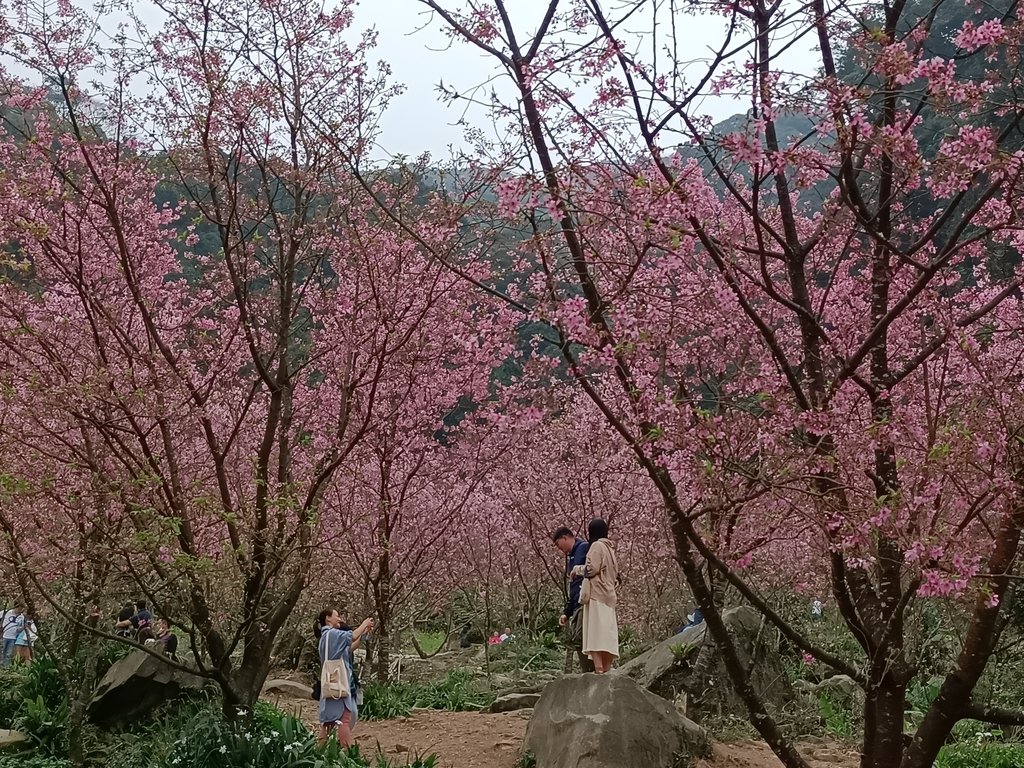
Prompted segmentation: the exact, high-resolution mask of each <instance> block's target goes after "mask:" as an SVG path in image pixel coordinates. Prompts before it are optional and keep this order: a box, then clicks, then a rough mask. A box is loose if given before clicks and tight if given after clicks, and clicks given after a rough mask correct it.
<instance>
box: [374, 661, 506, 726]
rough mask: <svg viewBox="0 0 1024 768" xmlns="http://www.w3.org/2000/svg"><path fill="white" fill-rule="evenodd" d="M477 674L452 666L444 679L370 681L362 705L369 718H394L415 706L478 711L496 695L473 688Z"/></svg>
mask: <svg viewBox="0 0 1024 768" xmlns="http://www.w3.org/2000/svg"><path fill="white" fill-rule="evenodd" d="M472 682H473V676H472V675H471V674H470V673H469V672H466V671H465V670H452V671H451V672H449V673H448V675H447V677H445V679H444V680H441V681H438V682H436V683H430V684H428V685H415V684H412V683H396V684H394V685H378V684H376V683H369V684H368V685H367V686H366V688H365V691H364V699H363V703H362V705H361V706H360V707H359V717H360V718H361V719H366V720H390V719H392V718H396V717H405V716H406V715H408V714H409V712H410V711H411V710H412V708H413V707H420V708H423V709H440V710H446V711H449V712H465V711H477V710H481V709H484V708H485V707H488V706H490V704H491V702H492V701H494V696H493V695H492V694H489V693H481V692H479V691H477V690H476V689H474V688H473V685H472Z"/></svg>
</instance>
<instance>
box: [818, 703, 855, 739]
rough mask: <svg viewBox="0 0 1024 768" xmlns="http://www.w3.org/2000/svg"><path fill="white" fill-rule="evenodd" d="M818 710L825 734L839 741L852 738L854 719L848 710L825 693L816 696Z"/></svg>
mask: <svg viewBox="0 0 1024 768" xmlns="http://www.w3.org/2000/svg"><path fill="white" fill-rule="evenodd" d="M818 708H819V710H820V712H821V719H822V720H824V722H825V731H826V732H827V733H830V734H831V735H833V736H836V737H838V738H840V739H851V738H853V735H854V730H855V728H854V717H853V713H852V712H851V711H850V710H849V708H847V707H846V706H844V705H843V704H842V703H841V702H838V701H836V700H834V699H833V698H832V697H831V696H829V695H828V694H826V693H819V694H818Z"/></svg>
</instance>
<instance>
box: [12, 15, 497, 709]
mask: <svg viewBox="0 0 1024 768" xmlns="http://www.w3.org/2000/svg"><path fill="white" fill-rule="evenodd" d="M351 5H352V4H351V3H347V2H345V3H341V4H339V6H338V7H337V8H336V9H334V10H331V11H325V10H323V8H322V7H321V6H319V5H316V4H309V3H306V2H280V3H278V2H275V3H266V4H262V5H260V6H259V7H257V8H250V7H249V6H243V5H240V4H239V5H235V6H233V5H231V4H224V3H217V4H210V3H206V2H202V1H201V0H200V1H199V2H193V1H192V0H186V1H185V2H172V3H165V4H161V5H160V9H161V11H162V14H163V19H164V24H163V26H162V27H160V28H159V29H158V30H152V31H147V30H146V29H145V28H143V26H142V25H140V28H138V29H136V30H135V32H134V33H132V34H128V33H127V31H126V33H125V34H123V35H115V36H113V42H112V43H111V44H110V46H109V47H107V46H106V44H105V43H103V44H101V43H99V42H97V41H98V40H107V39H108V38H107V37H106V36H97V35H96V34H95V33H96V31H97V29H98V26H97V24H98V23H99V22H97V21H96V20H94V19H90V18H87V17H86V15H85V14H84V12H83V11H81V10H80V9H78V8H76V7H73V6H70V5H64V4H62V5H59V6H58V7H56V8H50V7H49V6H36V5H34V4H32V3H22V4H19V5H17V7H16V8H15V9H14V10H15V11H16V13H14V14H12V16H11V18H10V24H9V25H8V26H4V27H3V28H2V32H3V35H4V41H5V46H6V47H8V48H9V49H10V50H12V51H13V52H14V55H16V56H17V58H18V59H19V63H20V65H21V67H22V68H26V67H27V68H29V69H31V70H32V71H34V72H35V73H36V75H37V76H38V77H41V78H42V79H43V81H44V83H45V84H46V86H47V87H39V86H36V85H33V84H32V83H30V82H26V81H23V80H22V79H20V78H19V77H17V76H15V75H14V74H13V73H12V72H11V71H4V72H3V73H2V75H0V78H2V89H0V90H2V91H3V94H4V105H5V109H7V110H8V111H9V112H8V114H15V115H17V116H19V117H20V119H19V120H8V121H7V122H6V124H5V132H4V134H3V136H2V143H0V156H2V166H3V173H2V175H0V184H2V186H3V201H2V202H0V207H2V214H0V216H2V223H0V231H2V233H0V240H2V241H3V242H5V243H7V244H9V247H8V249H7V253H8V262H7V263H6V264H5V267H6V268H7V273H6V274H5V278H4V280H3V282H2V285H0V337H2V339H3V341H2V342H0V349H2V358H0V359H2V362H0V371H2V377H3V381H4V391H3V397H4V401H5V402H4V409H5V410H4V413H5V420H4V423H3V430H4V436H5V440H6V441H7V443H6V444H8V445H12V444H16V445H19V446H21V447H22V448H23V450H22V451H20V452H19V453H18V454H17V455H14V454H11V455H5V457H4V459H3V462H4V468H3V471H4V473H5V474H9V475H11V476H13V477H17V478H20V482H21V486H19V487H20V491H19V492H18V493H15V494H10V495H8V496H6V497H5V499H4V504H3V509H2V512H3V519H4V526H5V528H6V529H7V530H8V532H9V540H10V542H11V545H12V546H13V547H14V548H15V549H16V557H17V558H18V562H19V565H20V566H21V567H23V568H25V570H26V572H27V573H29V574H31V575H32V578H33V579H34V580H35V582H36V583H35V584H34V587H35V588H36V589H37V590H38V594H40V595H42V596H44V597H46V596H47V595H51V592H50V591H49V590H48V589H47V578H46V577H47V574H49V573H51V572H52V571H53V568H54V567H55V566H56V564H58V563H63V562H64V558H67V557H70V558H71V559H72V560H73V561H75V562H79V561H81V560H83V559H84V558H85V557H86V556H87V553H83V552H80V551H76V550H75V547H74V546H73V543H74V541H73V540H71V539H68V538H62V539H61V540H60V541H55V539H57V538H61V537H59V536H55V534H56V528H55V526H58V525H60V524H61V520H62V519H65V512H64V509H65V508H68V509H71V508H81V509H84V510H88V517H87V520H88V523H87V525H88V526H92V529H91V530H94V532H95V533H94V535H95V538H96V547H94V548H93V549H92V550H90V552H96V551H103V552H104V553H105V554H106V555H107V562H108V563H109V566H110V567H111V568H113V569H115V570H116V572H117V576H118V578H119V579H121V580H122V581H123V582H125V583H128V584H130V585H132V588H133V590H134V591H135V592H136V594H138V595H140V596H145V597H147V598H149V600H150V602H151V604H152V605H153V606H154V609H155V610H156V611H158V612H159V613H161V614H164V615H167V616H169V617H170V618H171V620H172V622H173V623H174V624H176V625H177V626H178V627H179V628H181V629H182V630H183V631H184V632H185V633H186V634H187V635H188V638H189V645H190V646H191V650H192V651H193V653H194V655H195V658H196V662H197V664H198V666H199V671H200V672H201V674H203V675H205V676H207V677H209V678H211V679H213V680H215V681H216V682H217V683H218V684H219V685H220V687H221V689H222V690H223V693H224V706H225V710H226V712H228V713H229V714H234V713H235V712H236V711H237V709H238V708H240V707H244V706H249V705H251V704H252V703H253V701H254V700H255V699H256V697H257V695H258V693H259V691H260V689H261V687H262V684H263V681H264V678H265V676H266V674H267V670H268V663H269V660H270V657H271V653H272V649H273V643H274V638H275V636H276V635H277V633H278V632H279V630H280V629H281V627H282V626H283V625H284V623H285V621H286V620H287V618H288V617H289V615H290V613H291V611H292V609H293V607H294V606H295V605H296V602H297V601H298V599H299V597H300V595H301V594H302V591H303V589H304V588H305V586H306V585H307V583H308V582H309V580H310V578H311V563H312V562H313V560H314V555H313V552H314V550H315V549H316V548H317V547H319V546H321V543H322V542H321V533H322V532H324V531H328V530H329V529H330V528H331V525H332V524H333V523H332V521H331V520H330V517H331V515H335V516H337V515H338V510H337V508H334V509H332V508H330V507H329V506H325V503H324V502H325V499H326V498H328V497H329V495H330V491H331V489H332V487H333V483H334V481H335V478H336V477H337V475H338V472H339V470H340V469H341V468H342V467H345V466H346V463H347V462H349V461H350V460H352V459H353V456H354V452H355V451H356V449H357V448H358V446H359V445H360V444H361V442H362V441H363V440H364V439H365V438H366V435H367V434H369V433H370V432H371V431H372V430H374V429H376V424H377V423H378V421H377V420H378V419H380V421H381V422H382V423H392V424H395V423H396V422H395V414H396V413H398V412H400V411H401V409H402V408H403V407H405V404H404V403H403V402H402V400H401V393H402V392H403V391H404V390H407V389H408V386H409V382H415V383H416V385H417V388H418V391H413V392H412V393H411V395H410V396H409V397H408V400H410V401H412V402H413V403H414V404H415V405H419V406H422V409H423V410H421V411H420V413H421V415H422V419H421V421H420V422H418V423H416V424H413V425H409V428H408V431H406V429H405V426H406V425H404V424H402V423H401V421H400V420H399V421H398V422H397V427H396V428H395V430H394V432H393V433H392V435H391V437H392V439H393V440H395V441H396V443H397V444H398V445H400V446H401V445H404V441H405V440H406V439H407V438H409V439H411V440H412V441H413V443H415V444H418V442H417V441H420V440H422V438H423V432H422V430H423V427H424V423H425V422H424V421H423V419H426V420H429V419H430V418H433V419H435V420H436V419H439V418H440V417H443V416H444V414H445V413H447V412H448V411H451V410H452V409H454V408H455V407H456V405H457V404H458V403H459V402H460V399H461V398H463V397H468V398H472V397H473V396H474V395H475V394H476V393H477V391H478V386H477V385H476V384H475V383H474V382H473V381H472V380H471V377H462V378H460V377H459V376H456V375H444V376H443V389H440V388H439V387H435V386H434V385H433V384H429V383H428V382H429V372H430V371H432V370H433V371H444V370H446V369H447V368H452V369H458V370H462V369H463V368H465V369H466V370H470V371H474V372H475V371H477V370H486V365H484V366H483V368H481V367H480V363H481V361H483V362H486V360H487V359H489V358H488V357H487V355H490V354H493V353H491V352H487V353H486V354H483V355H482V353H481V352H480V349H481V348H483V347H486V348H487V349H488V350H490V349H493V348H499V347H500V345H499V344H498V343H497V341H496V339H494V338H490V334H492V333H497V332H498V331H497V330H496V329H497V328H498V327H499V326H498V324H497V321H496V318H497V317H498V316H499V314H496V313H495V312H492V311H489V310H488V309H487V308H486V307H485V306H483V305H481V303H480V302H476V304H475V305H474V307H467V306H466V302H464V301H460V302H457V303H458V304H459V308H453V306H452V299H451V294H452V292H453V291H456V290H459V289H464V283H463V282H462V281H461V280H460V279H458V278H456V277H455V276H454V275H452V274H451V273H450V271H448V270H446V269H444V268H443V267H441V266H440V265H438V264H437V262H436V261H435V260H433V259H432V258H430V257H429V256H428V255H427V252H426V248H430V249H431V250H435V251H436V250H438V249H441V248H442V247H443V243H444V242H445V241H446V240H447V239H448V238H449V237H450V236H451V234H452V233H453V232H454V231H455V230H456V228H457V223H458V211H452V212H449V210H448V209H447V208H446V206H445V205H444V203H443V202H442V201H435V202H434V203H429V202H428V203H424V202H423V200H422V197H421V196H418V191H417V190H416V189H414V188H412V187H409V186H408V185H405V184H403V183H400V182H395V181H394V180H389V179H388V178H386V177H384V176H380V177H378V178H376V179H374V180H373V185H374V186H373V188H374V192H375V194H377V195H378V196H380V197H381V198H384V199H387V200H388V201H390V202H391V203H393V204H394V205H396V206H400V205H404V210H405V211H406V213H407V215H409V216H410V217H411V216H412V212H413V211H414V210H415V211H418V212H419V213H418V216H420V217H422V218H421V219H420V220H421V221H422V222H423V226H421V227H419V229H418V238H417V239H413V238H410V237H408V236H407V235H406V234H405V233H404V232H403V231H402V230H401V229H400V228H398V227H396V226H395V225H394V224H393V222H391V221H388V220H382V219H381V218H380V217H378V216H374V215H372V210H370V209H369V208H368V203H367V199H366V197H365V194H364V192H363V191H362V189H361V187H359V186H358V185H357V184H356V183H355V182H354V181H352V179H351V177H350V175H349V174H348V173H347V172H346V168H347V167H348V163H349V162H350V160H351V158H352V157H354V156H357V155H360V154H361V153H363V152H365V151H366V148H367V146H368V142H370V141H372V138H373V135H374V120H375V118H376V116H377V114H379V110H380V109H381V108H382V107H383V106H384V104H385V103H386V101H387V99H388V97H389V96H390V94H391V93H392V92H393V90H392V89H390V88H389V86H388V85H387V83H386V71H383V70H381V71H377V70H374V69H373V68H372V67H371V66H369V65H368V64H367V62H366V54H367V52H368V50H369V48H370V46H371V44H372V35H367V36H364V37H363V38H361V39H360V40H359V41H358V42H357V43H355V44H354V47H350V46H349V45H347V44H346V43H344V42H343V41H342V40H343V38H344V35H343V33H344V32H345V31H346V30H347V29H348V28H349V25H350V23H351V19H352V14H351ZM140 39H141V47H138V48H136V47H133V46H134V45H135V44H133V43H131V42H130V41H131V40H140ZM91 74H97V75H98V76H102V79H101V82H100V83H97V84H95V85H92V86H91V85H90V82H89V77H90V76H91ZM139 82H143V83H145V84H147V85H148V86H149V87H148V89H146V90H145V91H144V92H145V93H146V94H147V95H145V96H137V95H133V94H137V93H140V92H143V91H141V90H140V89H139V88H138V87H137V85H138V83H139ZM311 113H316V115H317V118H318V120H319V121H320V124H321V125H323V124H326V123H330V125H331V126H332V130H333V133H334V136H335V141H334V142H333V143H331V144H330V145H326V144H325V143H324V142H323V141H322V140H321V139H320V137H319V135H318V134H316V133H314V132H312V131H311V130H310V129H309V127H308V125H307V122H306V116H307V115H308V114H311ZM158 199H161V200H165V201H166V200H168V199H169V202H160V203H158V202H157V201H158ZM478 315H479V317H480V318H481V319H482V320H481V324H477V323H476V320H475V318H476V317H477V316H478ZM485 342H487V343H485ZM473 375H475V373H474V374H473ZM430 388H432V389H431V392H432V393H434V396H433V399H431V400H429V401H428V402H422V401H421V399H420V398H419V392H420V391H426V390H427V389H430ZM441 392H443V395H444V397H440V395H439V394H438V393H441ZM413 407H415V406H413ZM389 419H390V422H389V421H388V420H389ZM47 496H49V497H51V499H52V500H51V501H50V502H49V503H40V499H43V498H45V497H47ZM55 544H56V548H55V547H54V545H55ZM61 545H63V546H64V547H65V548H67V549H68V550H70V552H69V553H67V554H64V555H63V557H58V556H57V555H56V553H57V552H61V551H62V548H61ZM99 548H102V549H101V550H100V549H99ZM89 556H91V555H89ZM76 558H77V559H76ZM53 603H54V607H55V608H57V609H59V610H62V611H66V612H67V613H68V614H69V618H71V619H74V618H75V616H74V615H73V614H72V612H71V611H67V610H66V609H65V608H64V607H63V606H61V605H60V603H59V601H58V600H56V599H53Z"/></svg>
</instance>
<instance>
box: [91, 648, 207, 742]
mask: <svg viewBox="0 0 1024 768" xmlns="http://www.w3.org/2000/svg"><path fill="white" fill-rule="evenodd" d="M204 684H205V681H204V680H203V678H201V677H199V676H198V675H194V674H192V673H190V672H185V671H184V670H181V669H177V668H175V667H172V666H171V665H170V664H168V663H167V662H166V661H165V660H164V659H163V657H161V656H154V655H153V654H150V653H146V652H145V651H135V652H134V653H132V654H131V655H130V656H126V657H125V658H123V659H121V660H120V661H117V662H116V663H115V664H114V665H113V666H112V667H111V668H110V669H109V670H107V674H105V675H104V676H103V679H102V680H101V681H100V684H99V686H98V687H97V688H96V693H95V694H93V697H92V701H91V702H90V703H89V719H90V720H92V721H93V722H94V723H95V724H97V725H102V726H111V725H118V724H121V723H127V722H130V721H133V720H137V719H139V718H142V717H145V716H146V715H148V714H150V713H151V712H152V711H153V710H154V709H156V708H157V707H159V706H160V705H161V704H163V703H164V702H167V701H171V700H172V699H175V698H177V697H178V696H180V695H181V694H183V693H185V692H188V691H198V690H199V689H201V688H202V687H203V685H204Z"/></svg>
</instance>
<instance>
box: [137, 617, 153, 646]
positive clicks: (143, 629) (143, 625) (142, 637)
mask: <svg viewBox="0 0 1024 768" xmlns="http://www.w3.org/2000/svg"><path fill="white" fill-rule="evenodd" d="M152 639H153V622H152V621H150V620H149V619H139V628H138V631H136V633H135V640H136V641H137V642H139V643H144V642H146V641H147V640H152Z"/></svg>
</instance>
